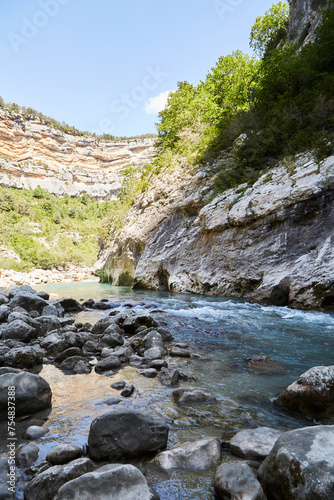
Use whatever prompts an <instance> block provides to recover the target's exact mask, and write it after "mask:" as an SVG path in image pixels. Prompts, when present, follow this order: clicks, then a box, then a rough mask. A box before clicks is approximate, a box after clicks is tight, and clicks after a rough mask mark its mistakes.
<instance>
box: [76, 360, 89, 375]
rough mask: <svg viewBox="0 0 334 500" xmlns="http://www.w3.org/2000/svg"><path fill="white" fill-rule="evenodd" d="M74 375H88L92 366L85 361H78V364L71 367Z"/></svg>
mask: <svg viewBox="0 0 334 500" xmlns="http://www.w3.org/2000/svg"><path fill="white" fill-rule="evenodd" d="M73 371H74V373H78V374H79V373H81V374H85V373H90V372H91V371H92V366H91V365H90V364H89V362H88V361H87V360H81V361H78V363H77V364H76V365H75V366H74V367H73Z"/></svg>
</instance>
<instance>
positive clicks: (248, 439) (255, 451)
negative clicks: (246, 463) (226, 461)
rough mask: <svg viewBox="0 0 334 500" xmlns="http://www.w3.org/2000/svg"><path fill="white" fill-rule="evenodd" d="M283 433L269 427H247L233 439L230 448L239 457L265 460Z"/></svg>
mask: <svg viewBox="0 0 334 500" xmlns="http://www.w3.org/2000/svg"><path fill="white" fill-rule="evenodd" d="M281 435H282V432H280V431H277V430H276V429H271V428H269V427H258V428H257V429H245V430H243V431H240V432H238V433H237V434H236V435H235V436H234V437H233V438H232V439H231V441H230V449H231V451H232V453H233V454H234V455H236V456H238V457H242V458H256V459H258V460H263V459H264V458H266V457H267V456H268V454H269V453H270V451H271V450H272V448H273V446H274V444H275V443H276V441H277V439H278V438H279V437H280V436H281Z"/></svg>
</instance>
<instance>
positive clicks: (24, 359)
mask: <svg viewBox="0 0 334 500" xmlns="http://www.w3.org/2000/svg"><path fill="white" fill-rule="evenodd" d="M38 363H42V358H41V357H40V356H39V354H38V352H36V351H35V349H34V348H33V347H31V346H26V347H14V348H13V349H11V350H10V351H8V352H7V353H6V354H5V356H4V364H5V365H8V366H14V367H15V368H20V367H22V368H23V367H31V366H34V365H36V364H38Z"/></svg>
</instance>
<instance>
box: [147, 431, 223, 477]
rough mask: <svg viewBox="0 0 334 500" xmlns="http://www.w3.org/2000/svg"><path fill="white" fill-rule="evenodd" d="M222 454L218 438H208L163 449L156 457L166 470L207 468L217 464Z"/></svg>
mask: <svg viewBox="0 0 334 500" xmlns="http://www.w3.org/2000/svg"><path fill="white" fill-rule="evenodd" d="M220 456H221V446H220V442H219V440H218V439H214V438H207V439H200V440H199V441H191V442H188V443H184V444H182V445H180V446H177V447H175V448H171V449H170V450H167V451H162V452H161V453H159V454H158V455H157V457H156V459H155V460H156V461H157V463H158V464H159V465H160V466H161V467H162V468H163V469H165V470H171V469H183V470H192V471H196V470H205V469H208V468H209V467H212V466H213V465H216V464H217V463H218V462H219V460H220Z"/></svg>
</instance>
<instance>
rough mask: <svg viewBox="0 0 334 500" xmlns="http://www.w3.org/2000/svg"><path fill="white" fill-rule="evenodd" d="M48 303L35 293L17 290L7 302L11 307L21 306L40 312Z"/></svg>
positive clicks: (26, 309)
mask: <svg viewBox="0 0 334 500" xmlns="http://www.w3.org/2000/svg"><path fill="white" fill-rule="evenodd" d="M47 305H48V302H47V301H46V300H44V299H42V297H39V296H38V295H37V293H36V292H35V293H30V292H24V291H22V292H19V293H17V294H15V296H14V297H13V298H12V299H11V300H10V302H9V303H8V306H9V307H10V308H11V309H14V307H22V308H23V309H24V310H25V311H28V312H29V311H33V310H34V311H38V312H39V313H41V312H42V311H43V309H44V307H46V306H47Z"/></svg>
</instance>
